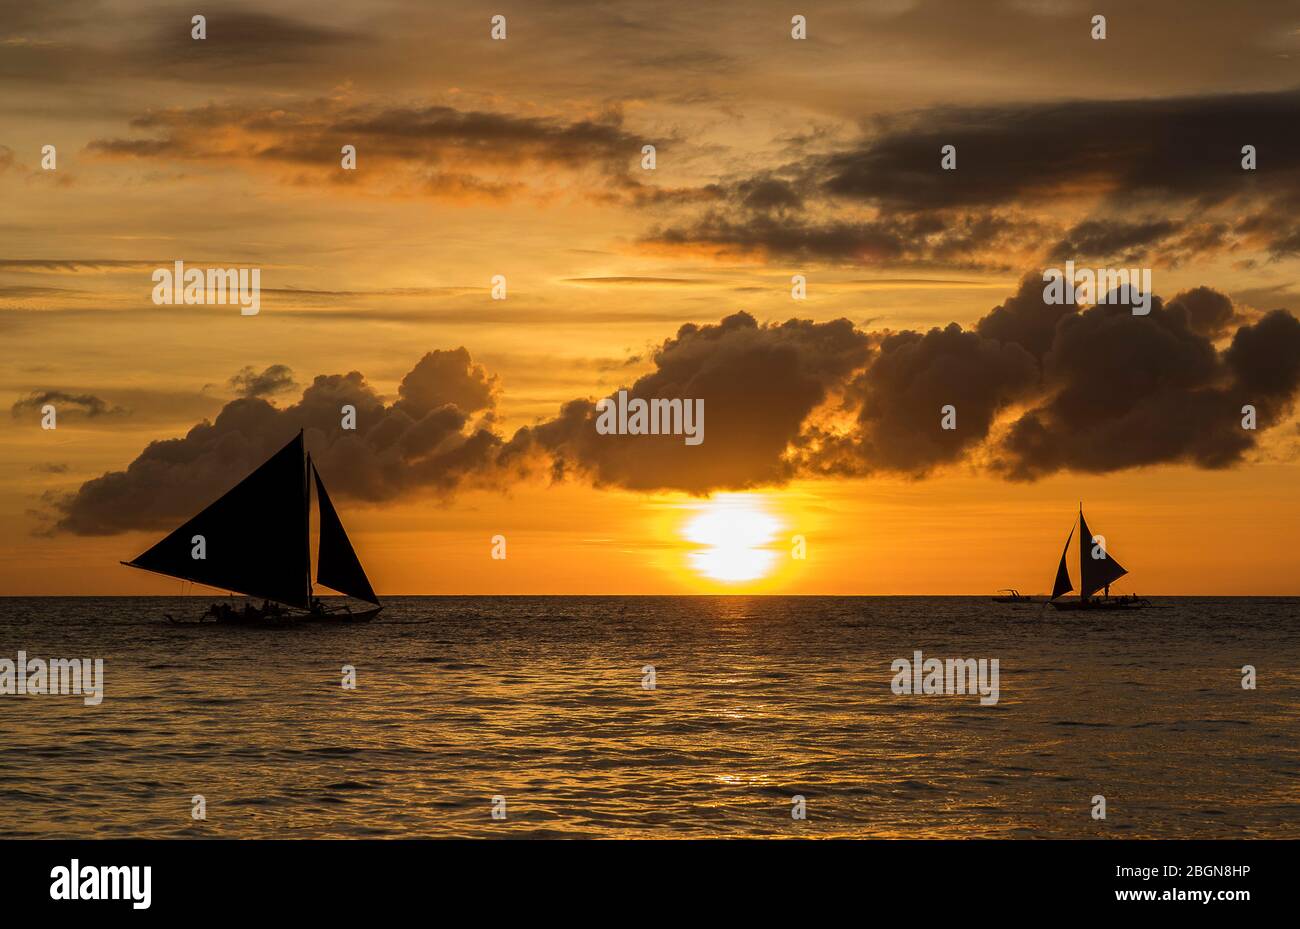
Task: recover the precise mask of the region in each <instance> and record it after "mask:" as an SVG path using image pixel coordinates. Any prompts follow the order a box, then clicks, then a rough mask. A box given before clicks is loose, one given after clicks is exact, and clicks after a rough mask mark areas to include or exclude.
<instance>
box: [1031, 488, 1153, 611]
mask: <svg viewBox="0 0 1300 929" xmlns="http://www.w3.org/2000/svg"><path fill="white" fill-rule="evenodd" d="M1076 528H1078V530H1079V599H1078V600H1061V599H1060V598H1061V597H1063V596H1065V595H1066V594H1068V593H1069V592H1070V591H1072V590H1074V582H1073V581H1072V580H1070V569H1069V567H1068V565H1067V560H1068V559H1069V555H1070V542H1071V541H1072V540H1073V539H1074V530H1075V529H1076ZM1094 541H1095V540H1094V537H1093V535H1092V531H1091V530H1090V529H1089V528H1088V521H1087V520H1086V519H1084V518H1083V504H1082V503H1080V504H1079V518H1078V520H1076V521H1075V523H1074V525H1072V526H1070V534H1069V535H1068V536H1066V538H1065V548H1063V549H1062V550H1061V562H1060V564H1059V565H1057V568H1056V581H1055V583H1053V584H1052V596H1051V597H1049V598H1048V600H1049V602H1050V603H1051V604H1052V606H1054V607H1056V608H1057V609H1058V610H1131V609H1140V608H1141V607H1144V606H1146V605H1147V602H1146V601H1145V600H1140V599H1138V596H1137V595H1136V594H1130V595H1129V596H1127V597H1116V598H1112V597H1111V596H1110V585H1111V584H1113V583H1114V582H1115V581H1117V580H1119V579H1120V578H1121V577H1123V576H1124V575H1126V574H1128V569H1127V568H1125V567H1124V566H1123V565H1121V564H1120V563H1119V562H1118V561H1116V560H1115V559H1114V558H1112V557H1111V556H1110V553H1109V552H1108V551H1106V550H1105V547H1104V546H1101V545H1094ZM1090 547H1093V548H1095V549H1096V551H1095V552H1094V551H1090V550H1089V549H1090ZM1094 555H1095V557H1094ZM1099 590H1104V591H1105V596H1103V597H1101V598H1095V597H1094V596H1093V595H1094V594H1095V593H1096V592H1097V591H1099Z"/></svg>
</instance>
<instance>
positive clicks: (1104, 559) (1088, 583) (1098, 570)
mask: <svg viewBox="0 0 1300 929" xmlns="http://www.w3.org/2000/svg"><path fill="white" fill-rule="evenodd" d="M1092 549H1093V537H1092V533H1091V532H1090V531H1089V530H1088V524H1087V522H1085V521H1084V518H1083V509H1082V508H1080V509H1079V596H1080V597H1082V598H1083V599H1085V600H1086V599H1088V598H1089V597H1091V596H1092V595H1093V594H1095V593H1096V592H1097V591H1099V590H1101V589H1102V588H1103V587H1105V586H1106V585H1108V584H1112V583H1114V582H1115V581H1117V580H1118V579H1119V578H1121V577H1123V576H1124V575H1125V574H1128V569H1127V568H1125V567H1124V566H1123V565H1121V564H1120V563H1119V562H1118V561H1116V560H1115V559H1114V558H1112V557H1111V556H1110V552H1107V551H1099V553H1098V554H1099V557H1097V558H1094V557H1093V556H1092Z"/></svg>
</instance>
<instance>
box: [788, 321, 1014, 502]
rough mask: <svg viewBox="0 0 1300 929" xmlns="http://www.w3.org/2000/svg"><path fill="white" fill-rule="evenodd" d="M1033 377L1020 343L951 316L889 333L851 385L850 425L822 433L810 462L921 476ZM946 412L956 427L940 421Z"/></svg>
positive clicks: (984, 431)
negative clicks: (922, 329)
mask: <svg viewBox="0 0 1300 929" xmlns="http://www.w3.org/2000/svg"><path fill="white" fill-rule="evenodd" d="M1037 380H1038V363H1037V361H1036V360H1035V359H1034V356H1033V355H1031V354H1030V353H1029V352H1028V351H1027V350H1026V349H1024V348H1023V347H1021V346H1020V345H1017V344H1015V343H1012V342H1006V343H1004V342H999V341H997V340H995V339H988V338H984V337H983V336H980V335H979V334H978V333H975V332H967V331H963V330H962V328H961V327H960V326H958V325H957V324H956V323H951V324H950V325H948V326H947V328H944V329H937V328H936V329H931V330H930V331H929V332H926V333H919V332H910V331H908V332H898V333H890V334H888V335H886V336H884V337H883V338H882V339H881V340H880V346H879V351H878V353H877V355H876V358H875V360H874V361H873V362H872V363H871V365H870V366H869V367H868V368H867V369H866V371H864V372H863V373H862V374H861V375H859V377H858V378H857V380H856V381H855V383H854V384H853V386H852V389H851V391H850V394H849V400H850V402H854V403H856V404H857V406H858V410H859V412H858V417H857V421H856V423H855V424H854V429H853V431H852V432H851V433H849V434H848V435H847V436H841V437H834V438H833V437H830V436H823V437H821V441H820V446H821V447H820V450H819V454H818V456H817V457H816V458H814V459H813V462H814V467H815V468H817V469H818V470H826V469H827V463H829V465H830V467H829V470H832V471H835V470H839V471H848V472H855V471H856V472H861V473H868V472H872V471H895V472H899V473H903V474H908V475H911V476H914V477H919V476H922V475H924V474H926V473H928V472H929V471H930V470H932V469H933V468H935V467H937V466H939V465H942V464H947V463H950V462H953V461H957V460H959V459H960V458H962V457H963V456H964V455H965V454H966V453H967V452H969V451H970V450H971V449H972V448H973V447H974V446H976V445H978V444H979V443H981V442H983V441H984V439H985V438H986V437H987V435H988V432H989V427H990V426H991V425H992V423H993V419H994V417H995V416H996V415H997V414H998V412H999V411H1000V410H1002V409H1004V408H1005V407H1006V406H1007V405H1008V404H1009V403H1011V402H1012V401H1014V400H1016V399H1017V398H1018V397H1020V396H1023V395H1024V393H1025V391H1026V390H1028V389H1029V388H1030V387H1032V386H1033V385H1034V384H1036V382H1037ZM948 407H951V409H950V410H949V409H947V408H948ZM945 413H949V414H953V419H952V420H951V423H952V425H953V426H954V427H955V428H951V429H948V428H943V419H944V414H945ZM850 462H856V465H854V464H850Z"/></svg>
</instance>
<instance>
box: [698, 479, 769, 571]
mask: <svg viewBox="0 0 1300 929" xmlns="http://www.w3.org/2000/svg"><path fill="white" fill-rule="evenodd" d="M780 529H781V522H780V520H778V519H777V518H776V517H775V516H773V515H772V514H771V513H770V512H768V510H767V506H766V502H765V500H764V498H762V497H756V496H752V495H747V494H723V495H720V496H718V497H716V498H714V499H712V500H710V501H708V502H707V503H704V504H701V505H700V507H699V508H698V512H697V515H695V516H694V517H693V518H692V519H691V520H690V521H688V522H687V523H686V525H685V526H684V527H683V528H682V535H683V536H685V538H686V539H687V540H689V541H690V542H693V543H695V544H696V545H700V546H703V548H700V549H697V550H695V551H692V552H691V553H690V563H691V567H692V568H693V569H694V570H695V571H696V572H698V573H699V574H701V575H703V576H704V577H707V578H710V579H711V580H715V581H724V582H728V583H738V582H741V581H753V580H757V579H758V578H761V577H766V576H767V575H768V574H770V573H771V571H772V568H773V565H774V563H775V561H776V552H775V551H774V550H773V549H772V548H771V543H772V542H773V540H774V539H775V538H776V534H777V532H779V531H780Z"/></svg>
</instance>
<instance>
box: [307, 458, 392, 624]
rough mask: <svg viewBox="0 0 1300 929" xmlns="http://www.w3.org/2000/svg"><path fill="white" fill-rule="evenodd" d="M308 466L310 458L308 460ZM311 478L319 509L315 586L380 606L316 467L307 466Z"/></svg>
mask: <svg viewBox="0 0 1300 929" xmlns="http://www.w3.org/2000/svg"><path fill="white" fill-rule="evenodd" d="M307 460H308V463H309V464H310V462H311V458H310V456H309V457H308V459H307ZM310 467H311V473H312V476H313V477H314V478H315V479H316V502H317V504H318V505H319V507H320V546H319V548H318V550H317V555H316V583H318V584H324V585H325V586H326V587H332V588H333V589H335V590H337V591H338V592H339V593H342V594H347V595H348V596H349V597H356V598H357V599H358V600H366V601H369V602H370V603H373V604H375V605H376V606H378V605H379V598H378V597H376V596H375V591H374V588H372V587H371V586H370V579H369V578H367V577H366V572H365V569H364V568H362V567H361V561H360V559H358V558H357V553H356V551H355V550H354V549H353V548H352V543H351V542H350V541H348V534H347V532H345V531H344V529H343V523H342V521H340V520H339V514H338V512H337V511H335V509H334V504H333V503H331V502H330V497H329V494H327V493H326V492H325V484H324V483H322V481H321V479H320V472H319V471H317V470H316V466H315V465H310Z"/></svg>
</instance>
